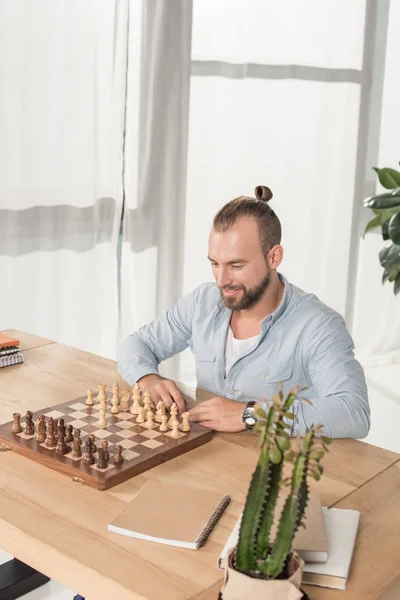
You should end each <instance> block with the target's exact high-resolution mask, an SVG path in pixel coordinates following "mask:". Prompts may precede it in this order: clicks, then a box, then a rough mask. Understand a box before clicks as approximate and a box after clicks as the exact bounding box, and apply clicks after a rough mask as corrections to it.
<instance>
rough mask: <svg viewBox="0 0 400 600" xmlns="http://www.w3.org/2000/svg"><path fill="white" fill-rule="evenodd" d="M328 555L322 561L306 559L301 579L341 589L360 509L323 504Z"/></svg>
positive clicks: (346, 579) (347, 572) (354, 541)
mask: <svg viewBox="0 0 400 600" xmlns="http://www.w3.org/2000/svg"><path fill="white" fill-rule="evenodd" d="M323 516H324V521H325V529H326V532H327V535H328V543H329V556H328V560H327V561H326V563H325V564H320V563H311V562H309V563H306V564H305V565H304V572H303V580H302V582H303V583H308V584H310V585H319V586H322V587H329V588H334V589H338V590H345V589H346V586H347V581H348V577H349V573H350V567H351V561H352V557H353V553H354V547H355V543H356V538H357V532H358V527H359V521H360V513H359V511H357V510H349V509H343V508H323Z"/></svg>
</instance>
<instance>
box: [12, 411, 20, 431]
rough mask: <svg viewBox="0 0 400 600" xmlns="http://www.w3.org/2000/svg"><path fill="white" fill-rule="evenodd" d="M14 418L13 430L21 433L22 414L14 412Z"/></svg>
mask: <svg viewBox="0 0 400 600" xmlns="http://www.w3.org/2000/svg"><path fill="white" fill-rule="evenodd" d="M13 419H14V423H13V426H12V428H11V431H12V432H13V433H21V432H22V426H21V414H20V413H14V414H13Z"/></svg>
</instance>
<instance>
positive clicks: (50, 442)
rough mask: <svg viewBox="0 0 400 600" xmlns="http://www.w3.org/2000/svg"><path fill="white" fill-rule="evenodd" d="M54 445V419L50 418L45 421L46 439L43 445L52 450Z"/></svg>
mask: <svg viewBox="0 0 400 600" xmlns="http://www.w3.org/2000/svg"><path fill="white" fill-rule="evenodd" d="M56 443H57V441H56V436H55V435H54V419H53V417H50V418H49V420H48V421H47V430H46V439H45V440H44V445H45V446H47V447H48V448H54V446H55V445H56Z"/></svg>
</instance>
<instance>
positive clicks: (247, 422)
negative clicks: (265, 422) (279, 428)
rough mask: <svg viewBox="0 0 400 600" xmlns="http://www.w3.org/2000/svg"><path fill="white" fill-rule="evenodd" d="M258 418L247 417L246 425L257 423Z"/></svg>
mask: <svg viewBox="0 0 400 600" xmlns="http://www.w3.org/2000/svg"><path fill="white" fill-rule="evenodd" d="M255 424H256V420H255V418H254V417H246V425H255Z"/></svg>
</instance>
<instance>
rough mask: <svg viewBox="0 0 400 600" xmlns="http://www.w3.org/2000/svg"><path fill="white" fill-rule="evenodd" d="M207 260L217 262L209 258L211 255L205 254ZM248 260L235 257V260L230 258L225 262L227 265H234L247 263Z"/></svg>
mask: <svg viewBox="0 0 400 600" xmlns="http://www.w3.org/2000/svg"><path fill="white" fill-rule="evenodd" d="M207 258H208V260H210V261H211V262H217V261H216V260H214V259H213V258H211V256H208V255H207ZM248 262H249V261H248V260H245V259H244V258H236V259H235V260H230V261H229V262H227V263H226V264H227V265H236V264H238V263H243V264H247V263H248Z"/></svg>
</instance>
